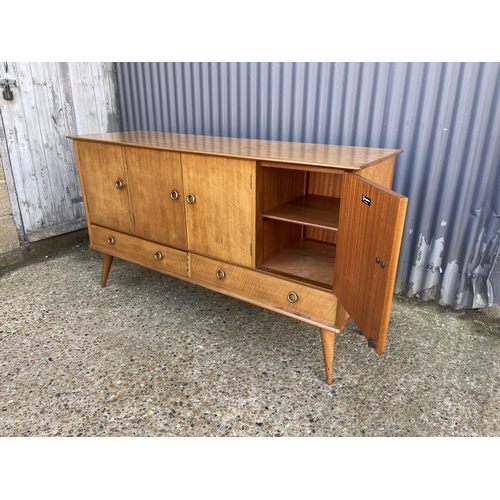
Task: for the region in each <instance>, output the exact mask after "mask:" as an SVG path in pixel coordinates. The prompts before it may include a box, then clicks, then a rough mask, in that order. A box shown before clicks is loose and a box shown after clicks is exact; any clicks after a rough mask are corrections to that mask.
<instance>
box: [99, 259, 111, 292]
mask: <svg viewBox="0 0 500 500" xmlns="http://www.w3.org/2000/svg"><path fill="white" fill-rule="evenodd" d="M112 263H113V256H112V255H108V254H107V253H103V254H102V277H101V286H102V288H104V287H105V286H106V281H108V276H109V270H110V269H111V264H112Z"/></svg>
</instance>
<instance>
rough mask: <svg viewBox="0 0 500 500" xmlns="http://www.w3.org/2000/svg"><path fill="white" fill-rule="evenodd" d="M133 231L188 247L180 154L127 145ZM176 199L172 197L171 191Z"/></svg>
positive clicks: (166, 242)
mask: <svg viewBox="0 0 500 500" xmlns="http://www.w3.org/2000/svg"><path fill="white" fill-rule="evenodd" d="M124 149H125V158H126V161H127V173H128V180H129V183H130V200H131V205H132V213H133V219H134V234H135V235H137V236H142V237H144V238H147V239H150V240H154V241H159V242H161V243H165V244H168V245H173V246H177V247H182V248H185V247H186V246H187V238H186V224H185V205H186V203H185V198H184V190H183V184H182V171H181V156H180V154H179V153H172V152H169V151H158V150H154V149H143V148H130V147H126V148H124ZM174 190H175V191H177V192H178V193H179V198H178V199H176V200H172V199H171V197H170V193H171V192H172V191H174Z"/></svg>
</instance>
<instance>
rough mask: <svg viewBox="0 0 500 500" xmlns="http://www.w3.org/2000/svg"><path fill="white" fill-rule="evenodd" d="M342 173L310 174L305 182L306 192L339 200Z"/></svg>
mask: <svg viewBox="0 0 500 500" xmlns="http://www.w3.org/2000/svg"><path fill="white" fill-rule="evenodd" d="M342 178H343V176H342V172H339V173H319V172H310V173H309V178H308V182H307V192H308V193H309V194H317V195H319V196H332V197H333V198H340V195H341V193H342Z"/></svg>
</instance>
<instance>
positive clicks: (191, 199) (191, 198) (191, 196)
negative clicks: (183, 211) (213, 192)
mask: <svg viewBox="0 0 500 500" xmlns="http://www.w3.org/2000/svg"><path fill="white" fill-rule="evenodd" d="M186 200H187V202H188V203H189V204H190V205H192V204H193V203H194V202H195V201H196V196H195V195H194V194H188V195H187V198H186Z"/></svg>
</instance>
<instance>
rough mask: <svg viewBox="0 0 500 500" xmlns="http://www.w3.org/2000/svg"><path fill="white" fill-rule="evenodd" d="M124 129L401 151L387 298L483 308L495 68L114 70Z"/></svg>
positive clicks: (134, 66) (499, 136) (498, 201)
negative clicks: (399, 220)
mask: <svg viewBox="0 0 500 500" xmlns="http://www.w3.org/2000/svg"><path fill="white" fill-rule="evenodd" d="M117 69H118V76H117V80H118V91H119V102H120V109H121V116H122V119H123V124H122V125H123V129H124V130H140V129H143V130H158V131H165V132H180V133H192V134H206V135H221V136H231V137H244V138H260V139H271V140H284V141H295V142H318V143H327V144H348V145H355V146H372V147H385V148H401V149H404V150H405V152H404V153H403V154H402V155H400V156H399V157H398V163H397V168H396V174H395V178H394V189H395V190H397V191H399V192H401V193H403V194H404V195H406V196H408V198H409V204H408V212H407V218H406V224H405V229H404V236H403V241H402V247H401V254H400V263H399V268H398V274H397V282H396V292H398V293H402V294H407V295H411V296H413V295H417V296H420V297H422V298H424V299H434V300H436V301H437V302H438V303H440V304H444V305H451V306H453V307H455V308H462V307H484V306H489V305H492V303H493V293H492V289H491V285H490V282H489V276H490V274H491V271H492V268H493V266H494V264H495V259H496V257H497V255H498V253H499V248H500V198H499V196H498V192H499V188H500V173H499V172H500V101H499V89H500V65H499V64H498V63H312V62H302V63H271V62H265V63H223V62H220V63H208V62H204V63H196V62H191V63H132V62H131V63H118V64H117Z"/></svg>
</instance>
